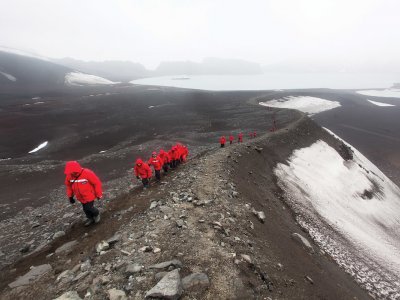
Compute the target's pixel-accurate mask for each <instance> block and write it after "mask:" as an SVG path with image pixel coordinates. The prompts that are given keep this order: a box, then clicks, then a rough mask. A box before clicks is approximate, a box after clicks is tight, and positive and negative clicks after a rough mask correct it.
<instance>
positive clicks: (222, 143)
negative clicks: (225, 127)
mask: <svg viewBox="0 0 400 300" xmlns="http://www.w3.org/2000/svg"><path fill="white" fill-rule="evenodd" d="M225 142H226V138H225V136H224V135H223V136H221V138H220V139H219V143H220V144H221V148H224V147H225Z"/></svg>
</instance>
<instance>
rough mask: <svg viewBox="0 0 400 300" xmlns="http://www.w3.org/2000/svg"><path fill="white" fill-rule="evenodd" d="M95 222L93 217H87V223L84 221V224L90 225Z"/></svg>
mask: <svg viewBox="0 0 400 300" xmlns="http://www.w3.org/2000/svg"><path fill="white" fill-rule="evenodd" d="M93 222H94V220H93V219H92V218H90V219H87V220H86V221H85V223H83V225H84V226H89V225H91V224H93Z"/></svg>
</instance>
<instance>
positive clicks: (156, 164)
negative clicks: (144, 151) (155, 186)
mask: <svg viewBox="0 0 400 300" xmlns="http://www.w3.org/2000/svg"><path fill="white" fill-rule="evenodd" d="M147 163H148V164H149V166H153V168H154V173H155V174H156V179H157V180H161V168H162V167H163V164H164V163H163V160H162V159H161V157H160V156H158V155H157V152H153V153H152V154H151V157H150V159H149V161H148V162H147Z"/></svg>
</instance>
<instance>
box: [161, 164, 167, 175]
mask: <svg viewBox="0 0 400 300" xmlns="http://www.w3.org/2000/svg"><path fill="white" fill-rule="evenodd" d="M162 167H163V170H164V172H165V173H167V172H168V164H164V165H163V166H162Z"/></svg>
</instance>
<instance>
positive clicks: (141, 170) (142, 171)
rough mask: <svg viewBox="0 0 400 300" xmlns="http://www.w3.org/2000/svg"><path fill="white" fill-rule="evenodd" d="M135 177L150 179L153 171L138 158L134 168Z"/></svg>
mask: <svg viewBox="0 0 400 300" xmlns="http://www.w3.org/2000/svg"><path fill="white" fill-rule="evenodd" d="M134 171H135V176H139V177H140V178H142V179H146V178H150V177H151V175H152V172H151V169H150V167H149V165H148V164H146V163H145V162H144V161H143V160H141V159H140V158H138V159H137V160H136V164H135V167H134Z"/></svg>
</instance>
